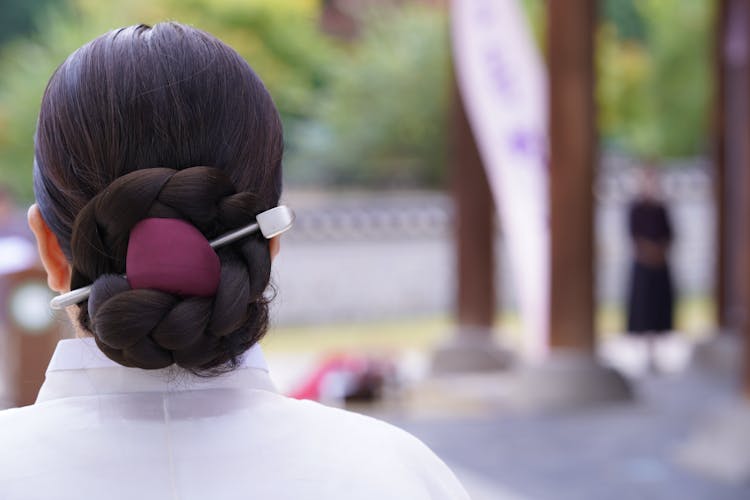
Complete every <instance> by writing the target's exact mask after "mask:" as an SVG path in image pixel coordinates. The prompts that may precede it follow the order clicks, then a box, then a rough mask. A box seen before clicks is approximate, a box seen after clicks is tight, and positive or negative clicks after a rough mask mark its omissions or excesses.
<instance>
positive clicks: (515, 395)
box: [508, 349, 633, 412]
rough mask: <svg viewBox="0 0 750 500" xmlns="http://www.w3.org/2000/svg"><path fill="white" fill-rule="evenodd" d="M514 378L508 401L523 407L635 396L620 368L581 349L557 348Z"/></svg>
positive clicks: (540, 408)
mask: <svg viewBox="0 0 750 500" xmlns="http://www.w3.org/2000/svg"><path fill="white" fill-rule="evenodd" d="M513 379H514V380H513V382H512V387H511V390H510V393H509V394H508V404H509V405H510V406H511V407H513V408H516V409H520V410H529V411H542V412H544V411H555V410H567V409H576V408H580V407H585V406H590V405H595V404H599V403H608V402H618V401H630V400H632V399H633V391H632V389H631V387H630V384H629V383H628V382H627V380H626V379H625V378H624V377H623V376H622V375H620V373H619V372H617V371H616V370H614V369H612V368H608V367H605V366H603V365H601V364H599V363H598V362H597V360H596V359H595V358H594V357H593V356H592V355H591V354H590V353H587V352H582V351H578V350H572V349H571V350H555V351H553V352H552V353H550V354H549V356H548V357H547V359H545V360H544V361H542V362H540V363H536V364H530V365H527V366H524V367H523V368H521V369H520V370H518V371H517V372H516V373H515V374H514V375H513Z"/></svg>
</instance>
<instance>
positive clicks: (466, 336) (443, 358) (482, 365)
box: [432, 327, 514, 375]
mask: <svg viewBox="0 0 750 500" xmlns="http://www.w3.org/2000/svg"><path fill="white" fill-rule="evenodd" d="M513 360H514V356H513V354H512V353H511V352H510V351H508V350H507V349H505V348H503V347H502V346H500V345H499V344H498V343H497V342H495V340H494V338H493V332H492V330H491V329H488V328H479V327H476V328H472V327H462V328H461V329H460V330H459V331H458V332H457V333H456V334H455V335H453V336H452V337H451V338H450V339H449V340H447V341H445V342H443V343H442V344H440V345H438V346H437V347H436V348H435V351H434V352H433V355H432V373H433V374H435V375H447V374H457V373H477V372H491V371H499V370H506V369H508V368H509V367H510V366H512V364H513Z"/></svg>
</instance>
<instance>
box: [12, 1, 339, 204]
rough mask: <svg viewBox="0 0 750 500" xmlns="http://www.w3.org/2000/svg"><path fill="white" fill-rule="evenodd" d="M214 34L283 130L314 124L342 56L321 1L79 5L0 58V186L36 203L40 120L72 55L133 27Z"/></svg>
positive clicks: (51, 16)
mask: <svg viewBox="0 0 750 500" xmlns="http://www.w3.org/2000/svg"><path fill="white" fill-rule="evenodd" d="M174 13H179V16H178V17H179V20H180V21H181V22H185V23H188V24H193V25H196V26H198V27H200V28H202V29H206V30H207V31H210V32H212V33H214V34H216V35H217V36H219V37H220V38H222V39H223V40H225V41H226V42H227V43H229V44H230V45H232V46H233V47H235V48H236V49H238V51H239V52H240V53H241V54H242V55H243V57H245V58H246V59H247V60H248V61H249V62H250V63H251V64H252V66H253V67H254V69H255V70H256V71H257V72H258V73H259V74H260V75H261V78H263V80H264V82H265V83H266V85H267V86H268V87H269V90H270V92H271V94H272V95H273V96H274V98H275V99H276V101H277V104H278V106H279V109H280V111H281V113H282V119H284V121H285V123H288V122H293V121H294V120H295V119H297V118H298V117H300V116H303V117H305V116H309V115H310V114H311V113H312V110H313V108H314V107H315V103H316V101H317V92H318V90H319V88H320V87H321V86H322V85H323V84H324V83H325V80H326V78H327V77H326V74H327V72H328V71H329V68H330V67H331V66H332V61H333V60H334V58H335V57H336V54H337V53H338V51H339V49H338V48H337V47H336V44H335V43H334V42H333V41H332V40H330V39H329V38H328V37H325V36H324V35H322V34H321V33H320V32H319V30H318V28H317V19H318V16H319V5H318V1H317V0H274V2H269V1H262V0H241V1H240V0H187V1H181V0H159V1H149V0H130V1H129V2H117V3H109V2H98V1H96V0H77V1H75V2H71V7H70V9H69V10H66V11H62V10H52V11H47V12H46V13H43V14H42V15H41V16H40V17H39V19H38V20H37V22H38V24H39V27H40V29H39V30H38V34H36V35H34V36H33V37H29V38H25V39H19V40H17V41H15V42H13V43H11V44H9V45H7V46H6V47H4V50H3V51H2V53H1V54H0V182H2V183H4V184H8V185H10V186H11V188H12V189H13V190H14V191H16V192H17V193H18V194H19V195H20V196H21V197H22V198H24V199H29V198H30V197H31V163H32V159H33V134H34V129H35V126H36V117H37V114H38V111H39V104H40V101H41V97H42V94H43V92H44V87H45V85H46V82H47V81H48V80H49V78H50V76H51V75H52V73H53V71H54V70H55V68H56V67H57V66H58V65H59V64H60V63H62V61H63V60H64V59H65V58H66V57H67V56H68V54H70V53H71V52H72V51H73V50H75V49H76V48H78V47H79V46H81V45H82V44H83V43H85V42H87V41H89V40H91V39H92V38H94V37H96V36H98V35H100V34H102V33H104V32H106V31H108V30H111V29H114V28H118V27H121V26H126V25H130V24H137V23H146V24H155V23H157V22H159V21H161V20H165V19H171V18H174V17H175V16H174Z"/></svg>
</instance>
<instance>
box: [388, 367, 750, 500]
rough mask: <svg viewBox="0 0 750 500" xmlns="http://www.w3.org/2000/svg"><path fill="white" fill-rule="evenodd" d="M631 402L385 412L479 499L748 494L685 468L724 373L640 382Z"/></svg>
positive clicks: (726, 395)
mask: <svg viewBox="0 0 750 500" xmlns="http://www.w3.org/2000/svg"><path fill="white" fill-rule="evenodd" d="M635 387H636V390H637V394H638V398H637V400H636V401H635V402H633V403H627V404H617V405H607V406H602V407H599V408H590V409H587V410H578V411H575V412H566V413H556V414H547V415H528V414H526V415H520V414H512V413H507V412H502V413H501V412H495V413H493V414H489V415H483V416H475V417H460V416H459V417H454V418H450V417H443V418H436V417H426V418H425V417H419V416H409V415H407V414H400V415H399V414H398V413H396V414H394V413H391V414H388V413H387V412H386V413H382V414H381V416H383V417H385V418H386V419H388V420H390V421H391V422H393V423H395V424H397V425H399V426H401V427H403V428H405V429H407V430H409V431H410V432H412V433H413V434H415V435H417V436H418V437H420V438H421V439H422V440H424V441H425V442H426V443H428V444H429V445H430V446H431V447H432V448H433V449H434V450H435V451H436V452H437V453H438V454H439V455H440V456H441V457H443V458H444V460H446V461H447V462H449V463H450V464H451V466H453V467H454V468H455V469H456V472H457V474H458V475H459V476H462V475H463V476H464V480H465V481H466V486H467V488H468V489H469V490H470V491H471V492H472V493H473V494H474V495H475V497H476V498H475V500H483V499H495V500H502V499H511V498H517V499H521V498H525V499H534V500H537V499H538V500H545V499H554V500H566V499H571V500H588V499H591V500H599V499H610V500H619V499H622V500H626V499H627V500H629V499H686V500H687V499H690V500H692V499H695V500H699V499H700V500H702V499H705V500H747V499H750V483H748V484H728V483H723V482H720V481H716V480H712V479H709V478H706V477H702V476H700V475H698V474H696V473H694V472H692V471H690V470H687V469H685V468H683V467H682V466H680V465H679V463H678V461H677V455H678V450H679V448H680V446H683V445H684V444H685V442H686V440H687V438H688V437H689V436H690V435H691V434H692V433H693V431H694V430H695V429H697V428H699V427H700V426H701V425H702V424H703V423H705V421H706V419H708V418H710V416H711V415H712V414H713V413H714V412H715V411H716V410H717V409H719V408H722V407H724V406H726V405H728V404H730V403H731V402H732V401H733V397H734V396H733V394H734V393H733V392H732V389H731V384H730V383H729V382H728V381H727V380H726V379H724V380H721V379H717V378H712V377H708V376H706V375H705V374H704V375H701V374H699V373H695V372H690V373H686V374H683V375H679V376H675V375H671V376H661V377H656V378H642V379H639V380H636V381H635Z"/></svg>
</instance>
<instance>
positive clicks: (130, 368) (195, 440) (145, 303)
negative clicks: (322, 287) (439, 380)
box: [0, 23, 468, 500]
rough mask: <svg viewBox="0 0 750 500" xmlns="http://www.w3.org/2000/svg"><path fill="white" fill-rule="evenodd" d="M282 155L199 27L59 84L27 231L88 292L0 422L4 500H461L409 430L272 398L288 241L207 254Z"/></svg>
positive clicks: (102, 40)
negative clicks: (276, 289) (274, 309)
mask: <svg viewBox="0 0 750 500" xmlns="http://www.w3.org/2000/svg"><path fill="white" fill-rule="evenodd" d="M282 148H283V140H282V130H281V123H280V119H279V115H278V112H277V110H276V108H275V106H274V104H273V102H272V100H271V97H270V96H269V95H268V92H267V90H266V88H265V87H264V86H263V84H262V82H261V81H260V79H259V78H258V77H257V75H256V74H255V73H254V72H253V70H252V69H251V68H250V66H248V65H247V63H246V62H245V61H244V60H242V59H241V57H240V56H239V55H238V54H237V53H236V52H235V51H234V50H232V49H231V48H230V47H228V46H227V45H225V44H223V43H222V42H220V41H219V40H217V39H216V38H214V37H213V36H211V35H209V34H207V33H204V32H202V31H199V30H197V29H194V28H191V27H188V26H184V25H181V24H178V23H161V24H157V25H156V26H154V27H153V28H150V27H148V26H144V25H140V26H132V27H128V28H123V29H119V30H115V31H112V32H109V33H106V34H104V35H103V36H101V37H99V38H97V39H95V40H93V41H92V42H90V43H89V44H87V45H84V46H83V47H81V48H80V49H78V50H77V51H76V52H74V53H73V54H72V55H71V56H70V57H68V59H67V60H66V61H65V62H64V63H63V64H62V65H61V66H60V67H59V68H58V69H57V71H56V72H55V73H54V75H53V76H52V78H51V80H50V82H49V84H48V86H47V89H46V91H45V94H44V97H43V100H42V105H41V112H40V115H39V122H38V128H37V134H36V138H35V162H34V190H35V195H36V204H35V205H33V206H32V207H31V209H30V210H29V213H28V219H29V224H30V226H31V228H32V229H33V231H34V234H35V236H36V239H37V242H38V250H39V253H40V255H41V258H42V261H43V263H44V266H45V268H46V270H47V273H48V281H49V285H50V287H51V288H52V289H53V290H55V291H57V292H60V293H64V292H67V291H68V290H71V289H79V288H81V287H84V286H87V285H91V286H92V288H91V293H90V296H89V298H88V300H87V301H83V302H81V303H79V304H76V305H73V306H70V307H69V308H68V313H69V315H70V316H71V319H72V321H73V322H74V324H75V327H76V329H77V332H78V337H79V338H76V339H72V340H63V341H61V342H60V343H59V344H58V347H57V350H56V351H55V354H54V356H53V358H52V361H51V362H50V365H49V368H48V370H47V377H46V381H45V382H44V385H43V386H42V388H41V390H40V393H39V397H38V399H37V402H36V403H35V404H34V405H32V406H28V407H24V408H19V409H13V410H6V411H4V412H0V497H1V498H3V499H16V498H56V499H63V498H65V499H76V500H79V499H89V498H90V499H93V498H96V499H100V498H107V499H118V498H127V499H133V498H139V499H150V498H154V499H156V498H159V499H164V498H180V499H193V498H195V499H230V498H237V499H240V498H242V499H246V498H258V499H264V500H265V499H269V500H272V499H289V500H292V499H294V500H298V499H323V498H325V499H328V500H334V499H373V500H375V499H377V500H382V499H409V500H418V499H437V500H442V499H445V500H448V499H451V500H454V499H465V498H468V496H467V495H466V493H465V491H464V490H463V488H462V487H461V485H460V484H459V483H458V481H457V480H456V478H455V477H454V476H453V474H452V473H451V471H450V470H449V469H448V468H447V467H446V466H445V464H443V463H442V462H441V461H440V459H438V458H437V457H436V456H435V455H434V454H433V453H432V452H431V451H430V450H429V449H428V448H427V447H426V446H425V445H424V444H422V443H421V442H420V441H418V440H417V439H416V438H414V437H413V436H411V435H409V434H407V433H406V432H404V431H402V430H400V429H397V428H395V427H392V426H390V425H388V424H386V423H384V422H381V421H378V420H375V419H372V418H369V417H364V416H361V415H356V414H353V413H349V412H346V411H342V410H339V409H333V408H328V407H326V406H322V405H320V404H318V403H314V402H311V401H298V400H294V399H292V398H287V397H284V396H282V395H280V394H279V393H277V392H276V390H275V389H274V386H273V384H272V382H271V379H270V378H269V375H268V373H267V368H266V364H265V361H264V359H263V354H262V352H261V350H260V347H259V345H258V341H259V340H260V339H261V338H262V337H263V335H264V334H265V332H266V329H267V327H268V305H269V300H270V299H269V295H268V294H267V293H266V292H267V288H268V287H269V279H270V271H271V261H272V259H273V258H274V256H275V255H276V254H277V252H278V251H279V240H278V237H275V238H272V239H270V240H266V239H265V238H264V237H263V236H262V235H260V234H258V233H257V232H256V233H255V234H252V235H250V236H246V237H245V238H244V239H242V240H239V241H237V242H234V243H231V244H229V245H227V246H224V247H222V248H219V249H218V250H216V252H215V253H214V251H213V250H210V249H209V251H208V252H205V251H204V250H205V248H206V247H207V245H208V240H211V239H213V238H216V237H217V236H219V235H221V234H224V233H225V232H227V231H229V230H232V229H236V228H238V227H243V226H245V225H248V224H250V223H252V222H254V220H255V217H256V215H257V214H259V213H261V212H263V211H266V210H268V209H271V208H272V207H275V206H276V205H277V204H278V201H279V197H280V195H281V159H282ZM178 241H180V243H178ZM201 249H203V250H201ZM150 252H151V253H150ZM154 253H157V254H161V253H163V254H164V255H166V256H167V258H169V257H170V256H172V257H173V258H174V259H177V260H179V259H182V258H183V255H184V254H186V253H189V254H191V255H192V254H193V253H194V254H195V255H194V256H193V257H192V258H194V259H195V263H196V265H194V266H193V267H192V268H190V269H185V270H181V271H180V272H178V273H176V274H174V275H170V273H172V272H173V271H170V269H171V267H170V266H171V265H170V264H169V263H168V264H167V265H164V266H158V265H156V263H158V259H156V258H155V256H154ZM152 259H155V260H153V262H152ZM212 263H216V265H215V267H213V264H212ZM198 264H200V265H198ZM126 269H127V278H126V277H125V276H123V274H125V272H126ZM134 269H138V272H134ZM165 274H166V275H167V277H165V276H164V275H165ZM136 277H137V278H138V280H136ZM170 279H175V280H178V281H180V280H181V281H180V285H179V287H176V285H174V284H173V283H171V282H170V281H169V280H170ZM143 283H150V285H149V286H144V285H143ZM209 285H211V286H209ZM310 300H325V297H321V296H315V295H314V294H311V296H310Z"/></svg>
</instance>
